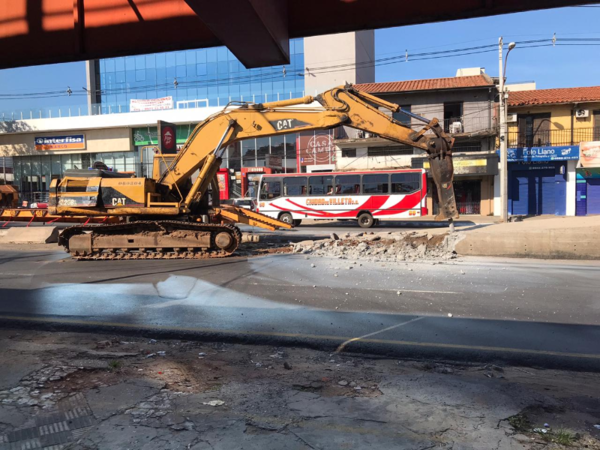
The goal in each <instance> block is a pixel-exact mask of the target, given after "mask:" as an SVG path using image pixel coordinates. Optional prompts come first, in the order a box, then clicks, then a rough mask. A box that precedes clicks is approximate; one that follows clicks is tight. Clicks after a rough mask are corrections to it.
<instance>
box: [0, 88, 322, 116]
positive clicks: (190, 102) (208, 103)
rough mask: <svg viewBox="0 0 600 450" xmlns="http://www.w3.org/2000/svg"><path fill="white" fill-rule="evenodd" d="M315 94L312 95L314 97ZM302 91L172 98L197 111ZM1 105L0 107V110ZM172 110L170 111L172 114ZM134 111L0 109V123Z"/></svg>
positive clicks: (105, 106) (111, 106) (110, 107)
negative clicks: (234, 102) (232, 102)
mask: <svg viewBox="0 0 600 450" xmlns="http://www.w3.org/2000/svg"><path fill="white" fill-rule="evenodd" d="M316 94H317V93H316V92H315V95H316ZM304 95H305V91H297V92H293V91H289V92H288V91H286V92H273V93H270V94H247V95H238V96H228V97H215V98H210V99H206V98H203V99H179V98H174V99H173V101H174V102H175V104H174V108H173V109H186V110H189V109H198V108H208V107H217V108H222V107H224V106H226V105H227V104H228V103H229V102H231V101H236V102H252V103H266V102H274V101H279V100H288V99H292V98H300V97H304ZM1 106H2V105H1V104H0V108H1ZM173 109H171V110H170V111H172V110H173ZM130 112H133V111H131V110H130V106H129V103H127V102H125V103H110V102H103V103H94V104H92V105H90V106H88V105H87V104H83V103H82V104H81V105H71V106H48V107H42V108H35V109H31V108H28V109H19V110H10V111H2V110H0V122H14V121H16V120H33V119H56V118H62V117H80V116H99V115H106V114H123V113H130Z"/></svg>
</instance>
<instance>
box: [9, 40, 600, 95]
mask: <svg viewBox="0 0 600 450" xmlns="http://www.w3.org/2000/svg"><path fill="white" fill-rule="evenodd" d="M561 41H566V42H565V43H561ZM596 42H600V38H560V39H557V42H556V44H555V45H582V46H583V45H598V44H596ZM517 45H518V47H517V48H518V49H528V48H537V47H547V46H552V45H553V44H552V40H551V39H533V40H524V41H517ZM496 48H497V44H488V45H481V46H474V47H465V48H455V49H448V50H439V51H435V52H421V53H414V54H410V53H409V54H408V55H407V54H406V53H404V54H398V55H396V56H390V57H385V58H378V59H375V60H373V61H366V62H356V63H348V64H337V65H331V66H321V67H315V68H308V70H307V71H306V70H297V71H291V72H287V73H286V77H282V75H281V71H280V70H279V68H277V69H275V68H274V69H272V70H273V72H272V73H267V74H259V75H257V74H243V75H240V76H237V77H228V78H218V77H217V78H211V79H207V80H200V79H196V80H189V81H188V80H182V81H179V82H178V84H179V87H181V88H194V87H206V88H210V87H219V86H225V85H228V84H244V83H253V82H254V83H262V82H269V81H282V82H284V81H286V79H287V78H293V79H296V78H295V77H297V76H302V77H306V76H311V75H319V74H326V73H333V72H341V71H345V70H350V69H353V68H369V67H378V66H386V65H391V64H398V63H408V62H416V61H425V60H435V59H444V58H454V57H461V56H469V55H475V54H483V53H490V52H494V51H496ZM172 86H173V84H172V83H171V82H164V83H162V82H161V83H160V84H157V83H155V84H148V85H142V86H134V87H127V86H123V87H116V88H109V89H98V90H96V91H95V92H92V94H100V95H118V94H132V93H136V92H145V91H148V90H169V89H171V88H172ZM65 95H66V91H65V90H60V91H59V90H57V91H44V92H30V93H4V94H0V100H16V99H46V98H58V97H64V96H65ZM71 95H72V96H77V97H83V96H87V95H88V93H87V92H73V93H72V94H71Z"/></svg>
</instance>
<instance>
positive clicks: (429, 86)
mask: <svg viewBox="0 0 600 450" xmlns="http://www.w3.org/2000/svg"><path fill="white" fill-rule="evenodd" d="M493 85H494V82H493V80H492V79H491V78H490V77H489V76H488V75H486V74H481V75H473V76H469V77H448V78H430V79H428V80H410V81H390V82H387V83H363V84H355V85H354V87H355V88H356V89H358V90H359V91H363V92H367V93H369V94H381V93H392V92H411V91H433V90H436V89H464V88H474V87H487V86H493Z"/></svg>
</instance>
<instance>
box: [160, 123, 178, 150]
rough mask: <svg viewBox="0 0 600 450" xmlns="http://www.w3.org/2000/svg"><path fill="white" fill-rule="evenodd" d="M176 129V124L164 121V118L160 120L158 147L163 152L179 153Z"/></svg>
mask: <svg viewBox="0 0 600 450" xmlns="http://www.w3.org/2000/svg"><path fill="white" fill-rule="evenodd" d="M176 130H177V127H176V126H175V124H172V123H169V122H164V121H162V120H159V121H158V134H159V135H160V142H159V143H158V147H159V149H160V152H161V153H163V154H165V155H167V154H175V153H177V141H176V139H177V137H176V135H177V131H176Z"/></svg>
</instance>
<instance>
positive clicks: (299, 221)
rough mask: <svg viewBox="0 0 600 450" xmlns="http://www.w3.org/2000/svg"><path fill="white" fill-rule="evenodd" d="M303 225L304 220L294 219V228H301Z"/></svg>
mask: <svg viewBox="0 0 600 450" xmlns="http://www.w3.org/2000/svg"><path fill="white" fill-rule="evenodd" d="M301 223H302V219H294V226H295V227H299V226H300V224H301Z"/></svg>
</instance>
